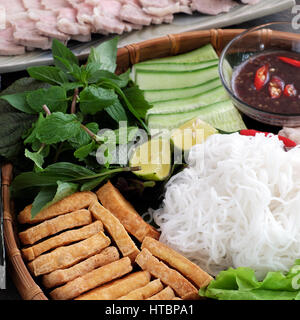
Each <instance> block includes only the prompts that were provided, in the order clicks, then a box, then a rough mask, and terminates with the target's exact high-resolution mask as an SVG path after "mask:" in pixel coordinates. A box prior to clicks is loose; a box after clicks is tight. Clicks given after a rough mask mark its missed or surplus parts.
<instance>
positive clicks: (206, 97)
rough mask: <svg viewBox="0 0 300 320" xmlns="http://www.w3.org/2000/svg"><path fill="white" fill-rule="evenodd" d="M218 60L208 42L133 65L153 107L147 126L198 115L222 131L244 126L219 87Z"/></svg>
mask: <svg viewBox="0 0 300 320" xmlns="http://www.w3.org/2000/svg"><path fill="white" fill-rule="evenodd" d="M218 63H219V58H218V55H217V53H216V52H215V50H214V48H213V46H212V45H211V44H208V45H205V46H203V47H201V48H199V49H196V50H194V51H191V52H188V53H184V54H180V55H177V56H172V57H166V58H161V59H154V60H149V61H145V62H141V63H138V64H136V65H135V66H134V68H133V74H134V79H135V82H136V84H137V85H138V86H139V87H140V89H142V90H144V93H145V99H146V100H147V101H149V102H150V103H151V104H152V106H153V107H152V108H151V109H150V110H149V111H148V113H147V117H146V121H147V124H148V126H149V128H150V129H151V128H159V129H174V128H178V127H179V126H181V125H182V124H183V123H185V122H187V121H189V120H191V119H193V118H195V117H199V118H200V119H201V120H203V121H205V122H207V123H209V124H210V125H212V126H213V127H215V128H217V129H220V130H223V131H227V132H234V131H239V130H241V129H245V128H246V126H245V124H244V122H243V119H242V117H241V115H240V113H239V111H238V110H237V109H236V108H235V107H234V105H233V103H232V101H231V100H230V99H229V96H228V95H227V92H226V91H225V89H224V87H223V86H222V83H221V80H220V77H219V72H218ZM230 72H231V68H230V66H229V64H228V74H229V75H230Z"/></svg>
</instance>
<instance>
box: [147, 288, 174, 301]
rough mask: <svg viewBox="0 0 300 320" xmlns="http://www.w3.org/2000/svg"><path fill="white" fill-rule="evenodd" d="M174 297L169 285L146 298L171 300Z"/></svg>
mask: <svg viewBox="0 0 300 320" xmlns="http://www.w3.org/2000/svg"><path fill="white" fill-rule="evenodd" d="M174 298H175V293H174V291H173V290H172V288H170V287H166V288H165V289H163V290H162V291H160V292H159V293H157V294H155V295H154V296H152V297H150V298H148V299H147V300H173V299H174Z"/></svg>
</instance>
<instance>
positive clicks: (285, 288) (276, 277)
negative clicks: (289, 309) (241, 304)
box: [199, 260, 300, 300]
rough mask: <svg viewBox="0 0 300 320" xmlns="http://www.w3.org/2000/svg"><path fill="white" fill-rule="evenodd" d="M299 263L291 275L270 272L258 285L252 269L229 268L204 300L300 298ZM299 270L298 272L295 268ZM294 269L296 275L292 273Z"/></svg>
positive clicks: (204, 293)
mask: <svg viewBox="0 0 300 320" xmlns="http://www.w3.org/2000/svg"><path fill="white" fill-rule="evenodd" d="M298 261H299V260H296V262H295V265H294V266H293V267H292V268H291V269H290V271H289V272H288V273H285V274H284V273H283V272H280V271H278V272H268V273H267V275H266V277H265V278H264V279H263V280H262V281H258V280H257V279H256V277H255V273H254V271H253V270H252V269H250V268H246V267H240V268H236V269H233V268H229V269H228V270H226V271H221V272H220V273H219V274H218V275H217V277H216V279H215V280H212V281H211V282H210V283H209V285H208V286H207V287H206V288H201V289H200V291H199V295H200V296H204V297H207V298H212V299H219V300H294V299H299V298H300V295H299V293H300V282H299V281H300V268H299V264H298ZM295 266H297V268H295ZM293 268H294V271H295V272H291V271H292V270H293Z"/></svg>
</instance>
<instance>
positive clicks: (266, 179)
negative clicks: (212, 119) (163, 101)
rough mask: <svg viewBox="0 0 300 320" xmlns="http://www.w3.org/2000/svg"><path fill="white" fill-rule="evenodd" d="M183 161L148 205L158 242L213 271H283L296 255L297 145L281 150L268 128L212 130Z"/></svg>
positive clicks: (299, 229) (299, 208) (299, 207)
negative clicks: (152, 206) (156, 201)
mask: <svg viewBox="0 0 300 320" xmlns="http://www.w3.org/2000/svg"><path fill="white" fill-rule="evenodd" d="M187 163H188V167H187V168H186V169H184V170H183V171H182V172H180V173H178V174H177V175H175V176H173V177H172V178H171V179H170V181H169V182H168V183H167V185H166V192H165V195H164V200H163V203H162V206H161V208H159V209H158V210H156V211H154V212H153V215H154V220H155V222H156V223H157V225H158V226H159V227H160V231H161V237H160V241H162V242H164V243H166V244H167V245H169V246H170V247H172V248H174V249H175V250H178V251H179V252H181V253H182V254H183V255H185V256H186V257H187V258H189V259H190V260H192V261H193V262H195V263H196V264H198V265H199V266H200V267H202V268H203V269H204V270H205V271H207V272H209V273H210V274H212V275H216V274H217V273H219V272H220V271H221V270H224V269H227V268H229V267H234V268H236V267H240V266H243V267H250V268H252V269H254V270H255V272H256V275H257V277H258V278H262V277H264V276H265V275H266V273H267V272H268V271H278V270H282V271H288V269H289V268H290V267H291V266H292V265H293V263H294V261H295V259H297V258H300V148H298V147H296V148H294V149H292V150H290V151H289V152H286V151H284V149H283V143H282V142H281V141H280V140H279V139H278V137H277V136H274V135H271V136H268V137H265V136H264V134H257V135H256V136H255V137H247V136H241V135H239V134H238V133H235V134H230V135H221V134H215V135H212V136H210V137H209V138H208V139H207V140H206V142H205V143H203V144H200V145H196V146H194V147H193V148H192V149H191V150H190V154H189V157H188V161H187Z"/></svg>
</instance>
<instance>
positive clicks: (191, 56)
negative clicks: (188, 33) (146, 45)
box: [140, 44, 219, 64]
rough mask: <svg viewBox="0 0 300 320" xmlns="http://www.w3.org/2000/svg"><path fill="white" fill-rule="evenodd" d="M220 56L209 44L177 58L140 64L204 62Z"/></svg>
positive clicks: (153, 60) (160, 59)
mask: <svg viewBox="0 0 300 320" xmlns="http://www.w3.org/2000/svg"><path fill="white" fill-rule="evenodd" d="M218 58H219V57H218V55H217V53H216V51H215V49H214V48H213V46H212V45H211V44H207V45H205V46H203V47H201V48H199V49H196V50H193V51H190V52H187V53H182V54H179V55H177V56H171V57H165V58H159V59H152V60H148V61H144V62H141V63H140V64H148V63H165V62H175V63H178V62H203V61H208V60H214V59H218Z"/></svg>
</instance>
